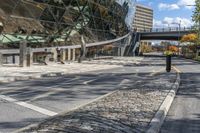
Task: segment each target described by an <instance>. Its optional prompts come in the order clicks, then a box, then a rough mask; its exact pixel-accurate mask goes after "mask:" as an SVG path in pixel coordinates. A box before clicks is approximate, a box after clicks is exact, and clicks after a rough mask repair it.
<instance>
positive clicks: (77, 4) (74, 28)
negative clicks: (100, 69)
mask: <svg viewBox="0 0 200 133" xmlns="http://www.w3.org/2000/svg"><path fill="white" fill-rule="evenodd" d="M135 5H136V0H103V1H102V0H1V4H0V11H2V12H0V17H1V18H2V19H0V21H2V24H3V29H2V28H1V29H2V30H3V31H2V32H1V33H0V46H2V47H1V49H0V51H1V50H3V49H8V48H9V49H13V48H15V49H19V48H22V49H21V51H23V50H24V51H25V50H26V48H27V47H29V48H30V49H31V50H28V52H29V55H28V56H31V57H28V58H31V59H32V58H34V60H36V61H37V60H38V61H40V62H43V61H44V60H45V59H46V58H47V57H48V56H49V57H48V58H50V60H52V58H53V61H58V60H60V59H59V58H61V59H62V61H65V60H66V59H67V60H75V59H77V58H75V57H80V55H82V53H84V54H85V52H83V49H85V48H83V47H86V44H87V48H88V49H89V48H90V49H95V48H96V49H101V48H100V47H101V46H102V47H103V46H105V45H114V47H117V48H118V49H120V48H121V46H116V44H117V43H118V42H120V43H121V42H123V44H122V45H123V46H124V45H125V44H127V42H128V41H127V40H130V38H131V36H130V34H129V33H130V30H131V28H132V22H133V20H134V19H133V18H134V16H135ZM88 44H90V45H88ZM97 45H98V46H97ZM99 45H101V46H99ZM23 47H24V48H23ZM92 47H94V48H92ZM105 49H106V48H105ZM85 51H86V50H85ZM87 51H95V50H87ZM28 52H21V53H28ZM95 52H96V53H100V52H99V51H98V50H96V51H95ZM47 54H48V55H47ZM76 55H77V56H76ZM3 56H12V58H13V59H15V56H19V52H17V51H16V52H15V53H9V55H6V54H4V53H3ZM22 56H23V58H25V55H21V57H22ZM9 59H10V57H9ZM13 62H15V61H13Z"/></svg>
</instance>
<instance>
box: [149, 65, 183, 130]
mask: <svg viewBox="0 0 200 133" xmlns="http://www.w3.org/2000/svg"><path fill="white" fill-rule="evenodd" d="M173 69H174V70H175V71H176V73H177V78H176V82H175V83H174V84H173V86H172V89H171V90H170V92H169V93H168V95H167V96H166V98H165V100H164V101H163V103H162V104H161V106H160V108H159V109H158V111H157V112H156V114H155V116H154V118H153V119H152V120H151V122H150V124H149V129H148V130H147V132H146V133H158V132H159V131H160V128H161V126H162V124H163V122H164V120H165V118H166V116H167V113H168V111H169V109H170V107H171V105H172V102H173V100H174V98H175V96H176V93H177V91H178V89H179V86H180V80H181V79H180V71H177V68H175V67H173Z"/></svg>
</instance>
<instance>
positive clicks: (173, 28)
mask: <svg viewBox="0 0 200 133" xmlns="http://www.w3.org/2000/svg"><path fill="white" fill-rule="evenodd" d="M194 30H196V29H195V28H194V27H181V28H179V27H167V28H151V29H145V28H144V29H140V31H139V32H178V31H194Z"/></svg>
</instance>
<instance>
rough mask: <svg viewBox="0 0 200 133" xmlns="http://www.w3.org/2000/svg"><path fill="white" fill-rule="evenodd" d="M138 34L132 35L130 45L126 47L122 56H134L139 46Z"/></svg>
mask: <svg viewBox="0 0 200 133" xmlns="http://www.w3.org/2000/svg"><path fill="white" fill-rule="evenodd" d="M139 40H140V34H139V33H133V35H132V39H131V42H130V45H128V46H126V48H125V52H124V56H134V55H135V52H136V50H137V47H138V46H139Z"/></svg>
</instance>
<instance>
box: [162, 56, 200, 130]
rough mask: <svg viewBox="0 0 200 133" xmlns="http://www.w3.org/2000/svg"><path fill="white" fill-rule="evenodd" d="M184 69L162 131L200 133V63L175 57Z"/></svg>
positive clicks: (175, 61) (176, 61) (175, 62)
mask: <svg viewBox="0 0 200 133" xmlns="http://www.w3.org/2000/svg"><path fill="white" fill-rule="evenodd" d="M173 64H174V65H176V67H177V68H178V69H179V70H181V71H182V73H181V85H180V89H179V91H178V93H177V96H176V97H175V99H174V101H173V103H172V106H171V108H170V110H169V112H168V115H167V117H166V120H165V122H164V124H163V126H162V128H161V131H160V132H161V133H200V64H198V63H195V62H192V61H188V60H182V59H174V60H173Z"/></svg>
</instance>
